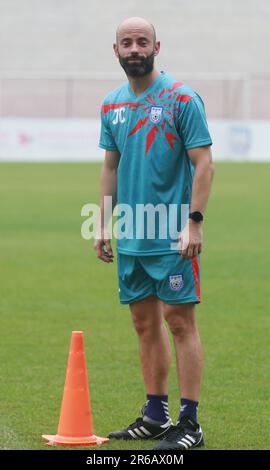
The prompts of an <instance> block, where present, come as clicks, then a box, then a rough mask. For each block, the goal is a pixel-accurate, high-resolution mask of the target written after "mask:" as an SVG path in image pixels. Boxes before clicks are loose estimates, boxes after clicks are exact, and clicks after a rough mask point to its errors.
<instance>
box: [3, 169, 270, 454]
mask: <svg viewBox="0 0 270 470" xmlns="http://www.w3.org/2000/svg"><path fill="white" fill-rule="evenodd" d="M99 172H100V165H99V164H1V165H0V220H1V230H0V292H1V295H0V313H1V320H0V326H1V347H0V380H1V386H0V448H1V449H50V447H48V446H46V445H45V444H43V443H42V440H41V434H44V433H45V434H55V433H56V431H57V425H58V419H59V412H60V405H61V399H62V392H63V385H64V380H65V374H66V365H67V356H68V349H69V343H70V336H71V331H72V330H83V331H84V334H85V348H86V356H87V366H88V376H89V382H90V391H91V403H92V411H93V418H94V425H95V433H96V434H97V435H99V436H106V435H107V433H108V432H110V431H111V430H115V429H118V428H120V427H122V426H123V425H127V424H129V423H130V422H132V421H133V420H134V419H135V418H136V417H138V416H139V415H140V408H141V406H142V405H143V403H144V400H145V393H144V388H143V384H142V379H141V374H140V367H139V359H138V344H137V338H136V335H135V333H134V332H133V329H132V325H131V320H130V315H129V310H128V307H123V306H121V305H120V304H119V302H118V287H117V277H116V265H115V264H114V265H107V264H104V263H102V262H100V261H99V260H97V259H96V257H95V254H94V251H93V248H92V241H88V242H87V241H84V240H83V239H82V238H81V234H80V228H81V223H82V221H83V218H82V217H81V215H80V213H81V207H82V205H83V204H85V203H86V202H97V201H98V182H99ZM269 181H270V164H251V163H250V164H248V163H247V164H237V163H234V164H233V163H219V164H216V174H215V181H214V187H213V192H212V198H211V200H210V203H209V208H208V212H207V216H206V221H205V244H204V253H203V255H202V260H201V276H202V279H201V281H202V300H203V302H202V304H201V305H200V306H199V307H198V309H197V313H198V321H199V325H200V331H201V335H202V339H203V343H204V348H205V375H204V385H203V389H202V396H201V402H200V409H199V417H200V422H201V424H202V427H203V429H204V433H205V440H206V446H205V448H206V449H269V447H270V434H269V427H270V417H269V409H270V400H269V384H270V367H269V358H270V342H269V327H270V308H269V307H270V302H269V300H270V293H269V292H270V289H269V285H270V283H269V281H270V279H269V271H270V269H269V266H270V251H269V236H270V219H269V214H268V202H269V196H270V184H269ZM169 404H170V411H171V416H172V418H173V419H176V418H177V415H178V406H179V396H178V389H177V380H176V373H175V363H173V364H172V368H171V374H170V401H169ZM153 444H154V443H153V442H151V441H145V442H131V443H125V442H114V441H111V442H110V443H109V444H107V445H104V446H103V447H101V448H102V449H104V450H105V449H109V450H111V449H131V450H133V449H151V448H152V447H153ZM93 449H95V450H96V448H93Z"/></svg>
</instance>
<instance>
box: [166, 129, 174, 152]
mask: <svg viewBox="0 0 270 470" xmlns="http://www.w3.org/2000/svg"><path fill="white" fill-rule="evenodd" d="M165 137H166V139H167V142H168V143H169V145H170V147H171V149H174V144H173V141H174V140H177V137H175V135H174V134H173V133H172V132H165Z"/></svg>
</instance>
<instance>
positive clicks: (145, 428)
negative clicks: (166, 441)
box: [108, 416, 173, 440]
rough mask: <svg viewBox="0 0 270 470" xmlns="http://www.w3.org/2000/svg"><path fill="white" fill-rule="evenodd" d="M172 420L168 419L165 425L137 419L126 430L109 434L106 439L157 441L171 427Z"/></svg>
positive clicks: (146, 417)
mask: <svg viewBox="0 0 270 470" xmlns="http://www.w3.org/2000/svg"><path fill="white" fill-rule="evenodd" d="M172 424H173V423H172V420H171V419H169V420H168V421H167V422H166V423H162V422H159V421H154V420H153V419H150V418H148V416H143V417H142V418H137V419H136V421H135V422H134V423H132V424H130V425H129V426H128V427H127V428H125V429H122V430H121V431H115V432H111V433H110V434H109V435H108V437H109V438H110V439H124V440H132V439H134V440H135V439H158V438H160V437H162V436H164V435H165V434H166V433H167V432H168V430H169V429H170V428H171V426H172Z"/></svg>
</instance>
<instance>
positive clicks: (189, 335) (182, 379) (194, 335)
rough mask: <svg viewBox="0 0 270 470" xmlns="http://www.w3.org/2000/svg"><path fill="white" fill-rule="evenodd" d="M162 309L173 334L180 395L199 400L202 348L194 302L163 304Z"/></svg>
mask: <svg viewBox="0 0 270 470" xmlns="http://www.w3.org/2000/svg"><path fill="white" fill-rule="evenodd" d="M163 311H164V317H165V319H166V321H167V322H168V325H169V327H170V330H171V332H172V334H173V339H174V345H175V351H176V361H177V374H178V381H179V387H181V397H184V398H188V399H190V400H195V401H199V396H200V387H201V382H202V372H203V349H202V344H201V340H200V335H199V331H198V328H197V324H196V317H195V304H181V305H168V304H163Z"/></svg>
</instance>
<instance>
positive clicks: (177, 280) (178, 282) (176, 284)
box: [169, 274, 184, 291]
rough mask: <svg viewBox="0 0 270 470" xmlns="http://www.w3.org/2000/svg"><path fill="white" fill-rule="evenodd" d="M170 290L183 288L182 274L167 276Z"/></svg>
mask: <svg viewBox="0 0 270 470" xmlns="http://www.w3.org/2000/svg"><path fill="white" fill-rule="evenodd" d="M169 280H170V288H171V290H175V291H178V290H181V289H182V288H183V287H184V279H183V274H176V275H174V276H169Z"/></svg>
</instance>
